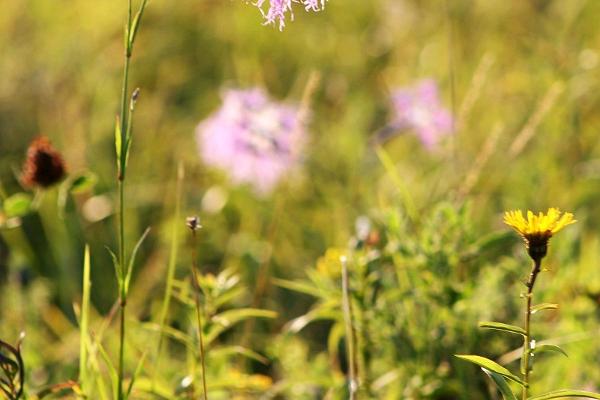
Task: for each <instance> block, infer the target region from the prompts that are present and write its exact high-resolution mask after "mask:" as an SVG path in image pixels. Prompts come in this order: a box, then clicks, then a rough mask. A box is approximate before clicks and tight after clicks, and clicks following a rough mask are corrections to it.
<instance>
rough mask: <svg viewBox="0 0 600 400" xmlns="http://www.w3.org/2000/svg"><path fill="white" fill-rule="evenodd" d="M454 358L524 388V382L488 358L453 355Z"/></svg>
mask: <svg viewBox="0 0 600 400" xmlns="http://www.w3.org/2000/svg"><path fill="white" fill-rule="evenodd" d="M454 357H457V358H460V359H461V360H465V361H469V362H472V363H473V364H476V365H479V366H480V367H483V368H485V369H487V370H489V371H491V372H495V373H497V374H499V375H502V376H503V377H505V378H507V379H510V380H511V381H514V382H516V383H518V384H519V385H521V386H525V382H523V380H521V378H519V377H518V376H516V375H514V374H513V373H512V372H510V371H509V370H507V369H506V368H504V367H503V366H502V365H500V364H498V363H496V362H495V361H492V360H490V359H489V358H485V357H481V356H474V355H463V354H455V355H454Z"/></svg>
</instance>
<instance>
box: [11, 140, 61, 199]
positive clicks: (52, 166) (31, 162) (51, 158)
mask: <svg viewBox="0 0 600 400" xmlns="http://www.w3.org/2000/svg"><path fill="white" fill-rule="evenodd" d="M65 173H66V168H65V163H64V161H63V159H62V156H61V155H60V153H59V152H58V151H56V149H55V148H54V147H52V144H51V143H50V140H49V139H48V138H47V137H46V136H40V137H38V138H36V139H34V140H33V141H32V142H31V144H30V145H29V148H28V149H27V158H26V160H25V164H24V165H23V171H22V173H21V182H22V183H23V185H25V186H27V187H36V186H37V187H42V188H47V187H50V186H52V185H54V184H55V183H58V182H60V180H61V179H63V178H64V176H65Z"/></svg>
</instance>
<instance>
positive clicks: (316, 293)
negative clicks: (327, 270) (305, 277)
mask: <svg viewBox="0 0 600 400" xmlns="http://www.w3.org/2000/svg"><path fill="white" fill-rule="evenodd" d="M272 282H273V283H274V284H276V285H277V286H279V287H282V288H285V289H289V290H293V291H294V292H298V293H304V294H307V295H309V296H313V297H317V298H321V297H323V292H322V291H321V290H319V289H317V288H315V287H314V286H313V285H311V284H309V283H305V282H294V281H288V280H285V279H277V278H274V279H272Z"/></svg>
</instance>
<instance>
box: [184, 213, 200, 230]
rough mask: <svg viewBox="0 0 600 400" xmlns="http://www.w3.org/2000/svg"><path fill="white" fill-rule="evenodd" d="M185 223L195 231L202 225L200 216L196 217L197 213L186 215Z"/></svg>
mask: <svg viewBox="0 0 600 400" xmlns="http://www.w3.org/2000/svg"><path fill="white" fill-rule="evenodd" d="M185 224H186V225H187V227H188V228H190V229H191V230H192V231H196V230H198V229H200V228H202V225H200V217H198V216H197V215H194V216H192V217H187V218H186V219H185Z"/></svg>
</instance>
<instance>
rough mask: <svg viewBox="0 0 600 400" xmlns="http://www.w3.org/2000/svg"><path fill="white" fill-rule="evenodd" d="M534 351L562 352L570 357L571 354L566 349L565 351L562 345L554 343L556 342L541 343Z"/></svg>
mask: <svg viewBox="0 0 600 400" xmlns="http://www.w3.org/2000/svg"><path fill="white" fill-rule="evenodd" d="M533 352H534V353H536V354H537V353H547V352H554V353H560V354H562V355H563V356H565V357H569V355H568V354H567V352H566V351H564V350H563V349H561V348H560V347H558V346H556V345H554V344H540V345H539V346H535V348H534V349H533Z"/></svg>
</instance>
